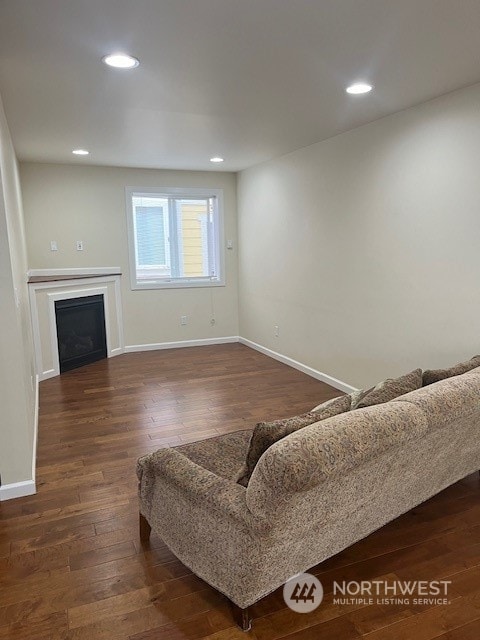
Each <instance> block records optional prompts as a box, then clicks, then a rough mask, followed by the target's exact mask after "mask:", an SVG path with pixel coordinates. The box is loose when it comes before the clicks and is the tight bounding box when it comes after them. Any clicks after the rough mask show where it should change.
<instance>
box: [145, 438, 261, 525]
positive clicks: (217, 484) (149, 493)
mask: <svg viewBox="0 0 480 640" xmlns="http://www.w3.org/2000/svg"><path fill="white" fill-rule="evenodd" d="M137 477H138V479H139V498H140V506H141V511H142V513H143V515H144V516H145V517H146V518H147V519H149V517H150V513H151V510H152V507H154V505H153V500H154V492H155V487H156V485H157V484H158V483H159V482H160V483H166V484H168V485H169V486H170V487H171V488H173V489H174V490H175V491H176V492H177V493H180V494H181V495H182V497H183V499H184V500H186V501H187V502H189V503H192V504H193V503H196V504H198V503H199V502H200V501H201V502H202V503H203V504H204V505H205V506H207V505H208V508H209V509H210V510H213V511H216V512H221V513H222V515H223V516H224V517H225V516H226V517H227V518H229V519H231V520H233V521H236V522H237V523H239V524H243V525H244V526H246V527H248V528H249V529H259V528H260V529H264V526H265V523H263V522H262V521H261V520H260V519H259V518H258V517H256V516H254V515H253V514H252V513H251V512H250V510H249V509H248V507H247V503H246V489H245V487H242V486H241V485H239V484H238V483H236V482H234V481H233V480H226V479H225V478H221V477H220V476H217V475H215V474H214V473H212V472H211V471H209V470H208V469H205V468H204V467H201V466H200V465H198V464H196V463H195V462H192V460H190V459H189V458H187V456H185V455H184V454H183V453H181V452H180V451H177V450H176V449H170V448H166V449H160V450H159V451H155V452H154V453H151V454H149V455H146V456H144V457H142V458H140V459H139V460H138V462H137Z"/></svg>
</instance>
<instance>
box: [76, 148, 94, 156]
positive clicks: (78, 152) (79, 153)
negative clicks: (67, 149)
mask: <svg viewBox="0 0 480 640" xmlns="http://www.w3.org/2000/svg"><path fill="white" fill-rule="evenodd" d="M72 153H74V154H75V155H76V156H88V154H89V153H90V151H87V150H86V149H74V150H73V151H72Z"/></svg>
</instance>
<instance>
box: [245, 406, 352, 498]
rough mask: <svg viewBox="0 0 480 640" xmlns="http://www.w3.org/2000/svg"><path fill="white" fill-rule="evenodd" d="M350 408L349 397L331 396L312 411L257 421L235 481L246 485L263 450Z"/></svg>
mask: <svg viewBox="0 0 480 640" xmlns="http://www.w3.org/2000/svg"><path fill="white" fill-rule="evenodd" d="M349 409H350V397H349V396H340V397H339V398H333V400H328V401H327V402H324V403H323V404H320V405H318V407H315V409H314V410H313V411H309V412H308V413H302V414H301V415H299V416H294V417H293V418H284V419H283V420H273V421H272V422H259V423H258V424H257V425H256V426H255V429H254V430H253V433H252V437H251V438H250V445H249V448H248V452H247V458H246V460H245V464H244V465H243V467H242V469H241V470H240V472H239V474H238V479H237V482H238V484H241V485H242V486H244V487H246V486H247V485H248V482H249V480H250V478H251V477H252V473H253V470H254V469H255V467H256V465H257V462H258V461H259V460H260V458H261V457H262V455H263V454H264V453H265V451H266V450H267V449H268V448H269V447H271V446H272V444H275V443H276V442H278V441H279V440H281V439H282V438H285V437H286V436H289V435H290V434H291V433H294V431H298V430H299V429H303V427H307V426H308V425H309V424H313V423H314V422H319V421H320V420H326V419H327V418H331V417H332V416H335V415H337V414H339V413H344V412H345V411H348V410H349Z"/></svg>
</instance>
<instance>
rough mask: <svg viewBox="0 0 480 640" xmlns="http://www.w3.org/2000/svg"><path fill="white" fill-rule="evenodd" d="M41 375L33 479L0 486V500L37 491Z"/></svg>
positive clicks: (37, 381)
mask: <svg viewBox="0 0 480 640" xmlns="http://www.w3.org/2000/svg"><path fill="white" fill-rule="evenodd" d="M38 383H39V376H38V375H37V376H35V400H34V402H35V406H34V411H33V447H32V479H31V480H22V482H12V483H11V484H4V485H2V486H1V487H0V502H3V501H4V500H13V498H23V497H25V496H33V495H34V494H35V493H37V488H36V486H35V473H36V468H37V441H38V408H39V402H40V393H39V386H38Z"/></svg>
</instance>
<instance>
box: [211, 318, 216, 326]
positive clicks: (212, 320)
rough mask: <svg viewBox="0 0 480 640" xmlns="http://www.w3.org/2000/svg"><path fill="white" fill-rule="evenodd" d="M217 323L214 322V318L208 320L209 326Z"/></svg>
mask: <svg viewBox="0 0 480 640" xmlns="http://www.w3.org/2000/svg"><path fill="white" fill-rule="evenodd" d="M216 322H217V321H216V320H215V318H211V319H210V324H211V325H212V327H213V326H214V325H215V323H216Z"/></svg>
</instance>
